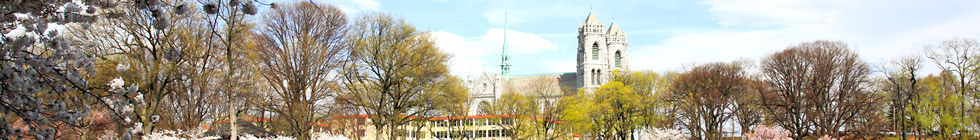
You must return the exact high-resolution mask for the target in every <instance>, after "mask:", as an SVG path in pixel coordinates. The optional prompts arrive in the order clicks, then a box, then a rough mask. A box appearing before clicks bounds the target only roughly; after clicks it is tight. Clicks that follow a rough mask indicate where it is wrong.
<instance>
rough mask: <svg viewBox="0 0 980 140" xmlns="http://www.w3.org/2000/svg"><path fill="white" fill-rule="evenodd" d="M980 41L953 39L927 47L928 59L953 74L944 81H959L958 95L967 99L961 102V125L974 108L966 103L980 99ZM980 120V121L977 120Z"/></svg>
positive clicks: (957, 86) (957, 85)
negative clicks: (979, 80)
mask: <svg viewBox="0 0 980 140" xmlns="http://www.w3.org/2000/svg"><path fill="white" fill-rule="evenodd" d="M978 51H980V41H977V39H972V38H953V39H949V40H944V41H943V42H942V43H941V44H939V45H937V46H927V47H926V57H927V58H929V60H932V62H933V63H934V64H936V65H938V67H939V69H940V70H942V71H943V72H947V73H949V74H953V76H949V77H948V78H951V79H944V80H946V81H958V83H957V84H956V93H959V94H960V96H962V97H964V98H966V99H964V100H963V101H961V102H960V113H959V114H960V116H959V117H960V119H959V120H960V123H961V124H966V119H965V118H966V116H968V115H969V114H968V113H967V112H966V110H967V109H968V108H972V106H974V105H972V104H970V106H967V103H966V101H968V100H970V98H968V97H972V99H974V100H975V99H978V98H977V97H976V96H977V95H976V93H975V92H974V91H975V90H977V89H976V84H977V83H976V81H977V80H976V79H977V78H978V76H977V74H978V69H980V59H978V57H980V53H978ZM975 120H980V119H975ZM963 128H964V130H959V131H960V132H961V133H960V134H963V133H966V130H965V128H966V127H963Z"/></svg>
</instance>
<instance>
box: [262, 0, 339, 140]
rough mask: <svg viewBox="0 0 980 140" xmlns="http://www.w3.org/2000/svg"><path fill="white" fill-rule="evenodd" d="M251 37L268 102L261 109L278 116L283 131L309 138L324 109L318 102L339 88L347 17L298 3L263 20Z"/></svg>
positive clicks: (336, 10)
mask: <svg viewBox="0 0 980 140" xmlns="http://www.w3.org/2000/svg"><path fill="white" fill-rule="evenodd" d="M262 19H263V20H262V21H263V24H261V25H260V28H259V30H258V33H257V36H256V37H255V40H256V45H258V48H257V49H258V51H257V52H258V56H259V59H257V60H256V61H259V62H258V63H259V64H260V67H261V69H260V70H261V73H262V75H263V79H264V80H265V81H266V83H267V84H269V85H271V86H272V87H271V89H272V93H273V98H278V99H280V100H281V101H282V102H266V103H265V104H266V105H265V106H266V107H268V108H269V109H270V110H271V111H272V112H275V113H276V114H277V115H279V116H281V117H282V118H283V121H285V122H286V126H287V128H288V129H287V130H288V131H287V132H288V133H289V134H290V135H292V136H294V137H297V138H299V139H310V133H309V132H308V131H309V130H310V127H311V126H312V125H311V124H313V123H315V122H316V121H317V120H319V119H318V118H317V117H318V116H322V115H324V114H325V113H326V112H323V110H326V109H324V108H318V107H319V106H318V104H323V103H325V102H324V101H326V100H328V98H331V97H332V96H333V95H334V93H336V90H338V87H337V83H335V82H334V81H335V79H334V78H335V77H333V76H332V74H336V73H338V72H339V71H338V69H339V68H341V67H342V66H343V65H342V64H343V62H344V61H345V60H344V59H346V58H347V56H346V55H347V54H348V53H347V51H348V48H347V46H346V45H345V44H344V41H345V40H344V38H345V37H344V35H345V33H346V31H347V18H346V16H345V15H344V12H342V11H341V10H340V9H339V8H337V7H336V6H332V5H321V4H316V3H312V2H298V3H295V4H292V5H286V6H282V7H278V8H275V9H271V10H270V11H269V12H268V13H266V14H264V15H263V16H262Z"/></svg>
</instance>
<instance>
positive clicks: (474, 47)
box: [432, 28, 558, 76]
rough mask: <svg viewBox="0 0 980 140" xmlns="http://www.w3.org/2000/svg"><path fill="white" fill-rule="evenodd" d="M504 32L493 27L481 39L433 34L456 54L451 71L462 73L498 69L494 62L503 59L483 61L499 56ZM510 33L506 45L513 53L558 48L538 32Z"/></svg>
mask: <svg viewBox="0 0 980 140" xmlns="http://www.w3.org/2000/svg"><path fill="white" fill-rule="evenodd" d="M503 33H504V30H503V29H500V28H492V29H490V30H488V31H487V33H486V34H484V35H483V36H481V37H479V40H475V39H467V38H465V37H462V36H459V35H456V34H453V33H449V32H443V31H436V32H433V33H432V36H433V37H434V38H435V39H436V46H437V47H439V48H441V49H442V50H443V51H446V52H447V53H450V54H452V55H453V58H452V59H451V60H450V61H451V62H450V63H451V64H450V70H451V72H452V73H453V74H454V75H461V76H463V75H466V74H473V73H478V72H483V71H487V72H496V70H495V69H493V68H496V67H495V66H494V65H497V64H499V63H500V62H484V61H483V60H484V59H483V58H485V57H495V56H499V55H500V53H501V51H502V45H503ZM507 36H508V37H507V44H509V47H510V53H511V54H512V55H533V54H538V53H541V52H543V51H550V50H558V46H557V45H555V44H554V43H551V42H550V41H548V40H547V39H544V38H541V37H540V36H538V35H536V34H532V33H524V32H519V31H514V30H508V31H507ZM498 59H499V58H498ZM491 60H497V59H491Z"/></svg>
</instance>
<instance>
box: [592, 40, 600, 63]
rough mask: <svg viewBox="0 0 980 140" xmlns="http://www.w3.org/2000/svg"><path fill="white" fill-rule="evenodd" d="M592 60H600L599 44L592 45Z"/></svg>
mask: <svg viewBox="0 0 980 140" xmlns="http://www.w3.org/2000/svg"><path fill="white" fill-rule="evenodd" d="M592 60H599V42H596V43H595V44H592Z"/></svg>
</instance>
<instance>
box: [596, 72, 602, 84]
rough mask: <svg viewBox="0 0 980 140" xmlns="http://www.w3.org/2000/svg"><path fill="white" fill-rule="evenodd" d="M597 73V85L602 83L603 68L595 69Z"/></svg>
mask: <svg viewBox="0 0 980 140" xmlns="http://www.w3.org/2000/svg"><path fill="white" fill-rule="evenodd" d="M595 75H596V77H595V83H596V85H600V84H602V70H601V69H600V70H596V71H595Z"/></svg>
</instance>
